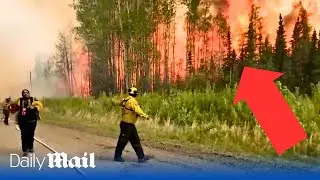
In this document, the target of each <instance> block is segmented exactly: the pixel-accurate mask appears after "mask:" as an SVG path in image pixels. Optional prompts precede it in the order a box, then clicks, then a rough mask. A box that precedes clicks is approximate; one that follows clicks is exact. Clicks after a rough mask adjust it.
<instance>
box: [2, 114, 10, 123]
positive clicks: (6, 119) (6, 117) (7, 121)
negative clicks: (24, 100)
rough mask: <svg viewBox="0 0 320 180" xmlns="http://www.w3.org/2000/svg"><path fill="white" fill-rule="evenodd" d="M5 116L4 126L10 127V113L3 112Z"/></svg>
mask: <svg viewBox="0 0 320 180" xmlns="http://www.w3.org/2000/svg"><path fill="white" fill-rule="evenodd" d="M3 114H4V121H3V122H4V124H6V125H9V114H10V113H9V111H8V110H3Z"/></svg>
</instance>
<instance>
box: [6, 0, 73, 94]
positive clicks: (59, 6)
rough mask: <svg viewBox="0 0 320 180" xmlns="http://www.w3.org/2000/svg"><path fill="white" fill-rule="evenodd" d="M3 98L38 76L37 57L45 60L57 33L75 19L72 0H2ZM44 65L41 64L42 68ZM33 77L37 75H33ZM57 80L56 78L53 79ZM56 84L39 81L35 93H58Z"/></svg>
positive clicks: (33, 92)
mask: <svg viewBox="0 0 320 180" xmlns="http://www.w3.org/2000/svg"><path fill="white" fill-rule="evenodd" d="M0 3H1V6H0V46H1V48H0V62H1V66H0V83H1V85H0V99H3V98H4V97H5V96H13V97H16V96H19V95H20V93H21V91H22V89H24V88H28V89H30V90H31V85H30V78H29V77H30V71H31V72H32V73H31V75H32V76H35V75H36V74H35V71H34V67H35V60H36V59H38V61H39V62H38V63H39V64H41V62H44V60H45V59H46V57H47V56H49V55H50V54H51V53H52V52H53V51H54V48H55V42H56V40H57V34H58V32H59V31H62V30H63V29H64V28H65V27H67V26H68V25H70V24H72V23H74V19H75V16H74V12H73V10H72V9H71V8H70V7H69V6H68V4H69V3H72V0H0ZM39 64H38V65H39ZM39 67H40V66H38V68H39ZM32 78H33V79H34V78H35V77H32ZM52 81H53V82H54V81H55V80H54V79H52ZM54 89H55V84H54V83H51V86H48V83H45V82H43V81H41V80H40V81H35V82H34V83H33V84H32V92H31V93H32V95H33V96H53V95H55V93H56V92H55V91H54Z"/></svg>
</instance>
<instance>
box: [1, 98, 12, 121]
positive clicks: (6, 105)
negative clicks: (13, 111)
mask: <svg viewBox="0 0 320 180" xmlns="http://www.w3.org/2000/svg"><path fill="white" fill-rule="evenodd" d="M11 103H12V102H11V97H7V98H6V99H5V101H4V102H3V115H4V121H3V122H4V124H5V125H9V115H10V108H9V107H10V104H11Z"/></svg>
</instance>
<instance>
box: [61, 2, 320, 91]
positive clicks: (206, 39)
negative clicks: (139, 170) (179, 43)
mask: <svg viewBox="0 0 320 180" xmlns="http://www.w3.org/2000/svg"><path fill="white" fill-rule="evenodd" d="M178 5H179V3H176V1H175V0H94V1H92V0H77V1H75V2H74V3H73V4H72V7H73V8H74V10H75V11H76V15H77V21H78V22H79V25H78V26H77V27H75V32H76V33H77V35H78V37H79V38H80V39H81V40H82V41H83V44H84V47H85V50H84V51H85V52H86V53H87V56H88V61H89V72H90V74H89V86H90V90H91V92H90V94H91V95H94V96H95V95H99V94H100V93H102V92H106V93H118V92H120V91H125V90H126V89H127V88H128V87H130V86H132V85H135V86H137V87H138V88H139V89H140V90H141V91H142V92H150V91H163V90H168V89H171V88H178V89H185V88H187V89H201V88H205V87H207V86H212V85H223V86H225V84H229V85H232V84H235V83H237V82H238V81H239V79H240V76H241V72H242V69H243V67H244V66H249V67H257V68H262V69H266V70H273V71H279V72H284V73H285V74H284V75H283V76H282V77H281V78H280V80H281V81H282V83H283V84H285V85H286V86H287V87H288V88H289V89H291V90H295V89H296V88H299V91H300V92H301V93H306V94H309V95H310V94H311V85H312V84H316V83H318V81H319V80H320V40H319V37H320V31H319V32H317V30H315V29H312V25H310V24H309V21H308V14H307V11H306V10H305V9H304V7H303V6H302V4H301V3H300V10H299V15H298V18H297V19H296V22H295V26H294V29H293V33H292V37H290V39H291V40H290V41H289V42H287V37H286V35H287V33H286V31H285V28H284V19H283V17H282V15H281V14H279V19H278V21H279V24H278V29H277V35H276V40H275V42H270V40H269V36H268V35H264V34H263V23H262V20H263V19H262V18H261V16H260V14H259V9H260V8H259V7H257V6H255V5H252V7H251V11H250V13H249V14H248V16H249V25H248V27H247V30H246V32H244V33H243V35H242V38H241V41H240V44H239V45H240V49H239V50H236V49H234V48H233V43H235V42H234V41H233V40H232V39H231V37H232V32H231V30H230V25H229V24H228V17H227V16H225V15H224V13H223V12H224V10H225V8H227V5H225V6H222V5H221V4H220V5H219V6H218V5H216V6H217V7H219V9H218V13H217V14H216V15H214V16H213V15H211V14H210V12H209V9H210V6H211V5H212V4H211V3H210V2H208V1H200V0H181V2H180V5H184V6H185V7H187V12H186V19H185V23H186V26H187V37H186V42H187V46H186V51H185V61H181V60H180V59H177V58H176V57H177V54H178V53H179V52H176V48H175V46H176V40H177V38H176V33H175V32H176V23H177V22H176V18H175V17H176V14H177V12H176V10H177V8H179V7H178ZM199 39H201V40H202V42H203V43H202V45H201V46H197V45H196V44H197V40H199ZM63 41H65V40H64V39H63V36H60V42H61V43H60V46H57V48H58V52H60V55H59V56H56V60H57V61H56V62H60V63H56V66H59V68H58V69H60V70H62V71H60V72H59V73H60V74H61V75H62V77H64V79H65V81H66V82H68V83H71V82H70V81H72V78H70V77H71V75H70V74H68V73H72V68H73V66H72V61H70V59H71V58H68V57H69V55H68V53H67V51H66V49H67V47H66V46H62V45H63V44H64V43H63ZM182 63H185V64H182ZM183 66H185V69H184V68H183ZM181 69H184V70H185V72H184V73H183V74H184V77H183V75H181V74H180V73H181ZM70 87H71V86H70Z"/></svg>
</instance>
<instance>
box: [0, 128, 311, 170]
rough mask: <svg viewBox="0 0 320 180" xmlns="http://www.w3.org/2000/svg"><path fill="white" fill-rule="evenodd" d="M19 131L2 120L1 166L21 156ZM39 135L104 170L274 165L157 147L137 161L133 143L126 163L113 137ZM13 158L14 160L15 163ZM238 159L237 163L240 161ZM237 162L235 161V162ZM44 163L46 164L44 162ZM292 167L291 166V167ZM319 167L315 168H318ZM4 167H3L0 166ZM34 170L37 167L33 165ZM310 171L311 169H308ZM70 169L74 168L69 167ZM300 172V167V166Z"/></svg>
mask: <svg viewBox="0 0 320 180" xmlns="http://www.w3.org/2000/svg"><path fill="white" fill-rule="evenodd" d="M19 133H20V132H19V131H18V130H16V127H15V125H14V124H13V123H11V124H10V125H9V126H5V125H4V124H3V123H2V122H1V123H0V136H1V138H0V165H1V166H2V167H9V166H10V155H11V157H14V158H12V161H11V164H14V163H15V162H17V156H13V155H12V154H18V155H21V144H20V134H19ZM36 138H37V139H39V140H41V141H43V142H45V143H46V144H48V145H49V146H51V147H52V148H54V149H55V150H56V151H58V152H65V153H67V154H68V156H79V157H82V156H83V154H84V153H85V152H87V153H92V152H94V153H95V162H96V169H100V170H101V172H107V171H116V172H126V171H127V172H128V171H132V170H134V171H135V172H138V171H141V172H144V171H148V172H150V171H163V172H169V171H184V172H188V171H190V170H193V171H195V170H196V171H202V172H210V171H216V172H220V173H223V172H224V173H226V174H228V173H232V174H236V173H238V174H247V173H252V171H253V170H254V169H257V170H264V171H268V170H270V169H271V168H274V167H275V166H273V165H272V166H271V165H270V164H263V163H262V164H261V163H259V164H250V163H248V164H250V165H248V164H247V163H246V162H244V161H243V160H241V159H238V160H235V158H227V157H220V158H218V159H217V161H210V162H209V161H205V160H201V159H197V158H192V157H185V156H182V155H178V154H175V153H170V152H166V151H162V150H157V149H150V148H144V149H145V153H146V154H149V155H152V156H153V157H154V158H153V159H151V160H150V161H149V162H148V163H142V164H139V163H137V162H136V161H137V157H136V155H135V152H134V151H133V149H132V147H131V145H130V144H128V145H127V147H126V149H125V151H124V155H123V157H124V159H125V160H126V161H127V162H125V163H118V162H113V161H112V159H113V154H114V149H115V145H116V140H115V139H112V138H106V137H100V136H96V135H92V134H88V133H84V132H80V131H77V130H71V129H67V128H61V127H57V126H54V125H48V124H42V123H40V124H39V125H38V127H37V129H36ZM35 151H36V153H35V155H36V156H37V157H39V158H41V157H46V154H47V153H50V152H51V151H50V150H49V149H48V148H46V147H44V146H43V145H41V144H39V143H37V142H36V143H35ZM13 161H14V162H13ZM237 161H238V162H237ZM235 162H236V163H235ZM44 164H45V163H44ZM290 168H291V169H290ZM315 168H316V167H315ZM0 169H1V168H0ZM277 169H278V170H292V167H289V166H288V167H287V166H282V167H281V168H277ZM33 170H36V168H34V169H33ZM50 170H52V169H49V168H48V167H46V166H43V167H42V170H41V171H44V172H48V171H50ZM308 170H310V169H308ZM68 171H74V173H77V172H76V171H75V170H72V169H68ZM298 171H301V169H298ZM83 172H84V173H85V174H87V175H88V176H90V173H91V174H92V173H95V172H93V171H92V170H90V169H85V170H83Z"/></svg>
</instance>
